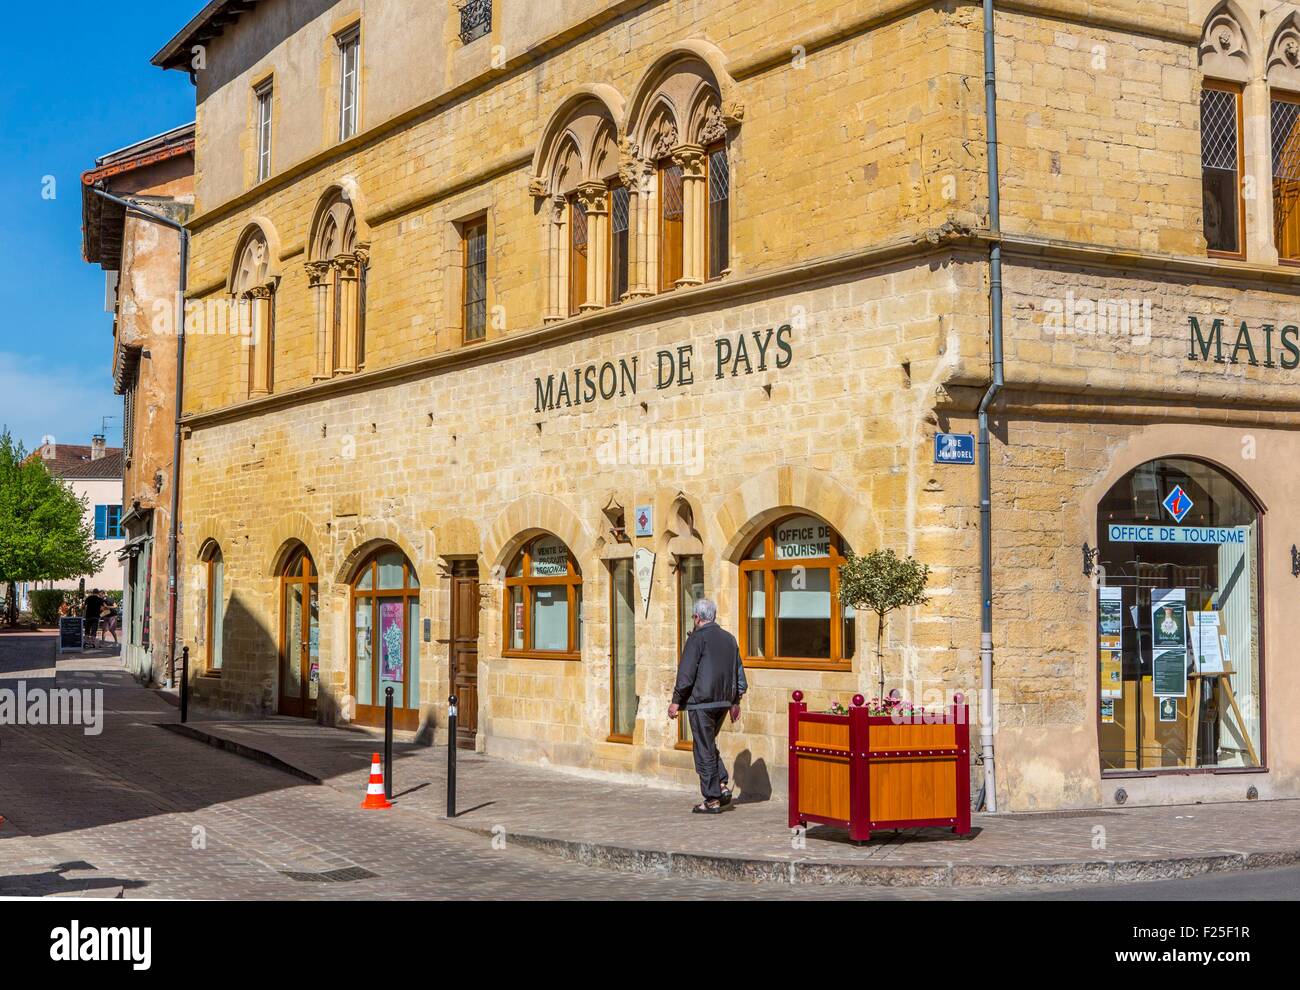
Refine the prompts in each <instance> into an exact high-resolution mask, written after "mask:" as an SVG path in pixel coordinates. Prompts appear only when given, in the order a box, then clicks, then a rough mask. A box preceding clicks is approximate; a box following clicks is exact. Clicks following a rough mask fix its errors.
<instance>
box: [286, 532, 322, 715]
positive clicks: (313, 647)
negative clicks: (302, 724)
mask: <svg viewBox="0 0 1300 990" xmlns="http://www.w3.org/2000/svg"><path fill="white" fill-rule="evenodd" d="M317 585H318V578H317V574H316V565H315V563H314V562H313V561H312V559H311V554H310V553H308V552H307V548H306V547H301V546H300V547H298V548H297V549H296V550H295V551H294V552H293V553H292V554H290V556H289V560H288V562H287V563H286V564H285V566H284V568H283V570H281V572H280V703H279V711H280V714H281V715H293V716H296V717H298V718H315V717H316V701H317V698H318V697H319V695H320V598H319V595H318V594H317Z"/></svg>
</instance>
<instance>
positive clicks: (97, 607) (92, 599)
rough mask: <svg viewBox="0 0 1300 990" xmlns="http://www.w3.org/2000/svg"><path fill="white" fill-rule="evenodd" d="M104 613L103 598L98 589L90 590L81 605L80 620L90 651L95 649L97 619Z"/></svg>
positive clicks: (97, 632)
mask: <svg viewBox="0 0 1300 990" xmlns="http://www.w3.org/2000/svg"><path fill="white" fill-rule="evenodd" d="M103 611H104V598H103V596H102V595H101V594H100V593H99V589H98V588H92V589H91V592H90V594H88V595H87V596H86V600H85V601H84V602H83V603H82V605H81V619H82V623H83V625H84V626H85V637H86V640H87V645H88V646H89V647H90V649H92V650H93V649H95V648H96V646H97V642H98V635H99V618H100V615H101V614H102V613H103Z"/></svg>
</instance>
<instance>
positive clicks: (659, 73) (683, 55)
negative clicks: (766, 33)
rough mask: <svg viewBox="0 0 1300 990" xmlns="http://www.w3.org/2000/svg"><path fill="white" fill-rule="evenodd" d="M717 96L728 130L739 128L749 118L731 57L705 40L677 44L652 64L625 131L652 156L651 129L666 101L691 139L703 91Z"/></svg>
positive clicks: (629, 108)
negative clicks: (730, 68) (692, 115)
mask: <svg viewBox="0 0 1300 990" xmlns="http://www.w3.org/2000/svg"><path fill="white" fill-rule="evenodd" d="M706 86H709V87H712V89H713V91H714V92H715V93H716V99H717V104H718V108H719V113H720V115H721V119H722V120H723V121H724V122H725V123H726V125H727V126H728V127H735V126H738V125H739V124H740V123H741V121H742V120H743V119H744V116H745V108H744V104H743V103H742V102H741V101H740V98H739V94H738V92H737V85H736V82H735V80H734V79H732V78H731V74H730V73H729V72H728V71H727V57H726V55H725V54H724V53H723V51H722V49H720V48H718V47H717V46H716V45H714V44H711V43H710V42H707V41H702V40H698V39H695V40H688V41H683V42H681V43H679V44H677V45H674V46H673V47H672V48H670V49H669V50H668V51H666V52H664V54H662V55H661V56H659V58H657V59H655V61H654V62H653V63H651V65H650V67H649V68H648V69H646V71H645V73H644V75H642V77H641V81H640V82H639V83H638V84H637V87H636V89H635V90H634V91H633V95H632V99H631V100H630V101H629V102H628V106H627V117H626V119H625V122H624V126H623V131H624V133H626V134H627V135H628V137H629V139H630V140H631V141H632V142H634V143H635V144H636V145H637V147H638V148H639V149H640V150H641V153H642V154H647V155H648V154H649V150H650V149H649V147H648V145H647V143H646V140H645V139H646V136H647V128H648V126H649V124H650V123H651V117H652V113H653V112H654V111H655V109H656V107H657V106H659V105H662V104H661V103H660V102H659V101H660V98H666V99H667V102H668V105H669V106H671V107H672V108H673V113H674V122H675V123H676V125H677V130H678V133H679V135H681V136H682V139H683V140H685V139H687V138H688V136H689V130H688V128H689V126H690V124H691V120H690V118H689V116H687V115H689V114H690V113H691V111H692V110H693V109H694V108H695V107H696V106H697V105H698V104H699V102H700V100H701V94H702V92H703V88H704V87H706Z"/></svg>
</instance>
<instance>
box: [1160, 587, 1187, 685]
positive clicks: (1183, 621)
mask: <svg viewBox="0 0 1300 990" xmlns="http://www.w3.org/2000/svg"><path fill="white" fill-rule="evenodd" d="M1151 684H1152V693H1153V694H1154V695H1155V696H1156V697H1157V698H1185V697H1187V592H1186V591H1185V590H1184V589H1182V588H1166V589H1160V588H1156V589H1153V590H1152V592H1151Z"/></svg>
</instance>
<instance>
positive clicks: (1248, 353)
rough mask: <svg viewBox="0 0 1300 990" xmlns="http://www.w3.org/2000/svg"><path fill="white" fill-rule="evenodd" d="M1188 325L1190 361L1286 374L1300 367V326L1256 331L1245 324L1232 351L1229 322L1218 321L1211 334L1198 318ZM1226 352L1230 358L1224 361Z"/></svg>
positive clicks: (1265, 327)
mask: <svg viewBox="0 0 1300 990" xmlns="http://www.w3.org/2000/svg"><path fill="white" fill-rule="evenodd" d="M1187 322H1188V331H1189V337H1190V341H1189V344H1190V346H1189V348H1188V352H1187V360H1189V361H1211V362H1213V363H1215V364H1241V363H1243V362H1245V363H1246V364H1249V365H1251V366H1252V367H1261V366H1262V367H1265V368H1278V367H1281V368H1282V369H1283V370H1285V371H1294V370H1295V369H1296V368H1297V367H1300V326H1294V325H1292V324H1287V325H1286V326H1283V327H1282V328H1281V329H1279V328H1278V327H1277V326H1276V325H1275V324H1272V323H1265V324H1263V325H1262V326H1260V327H1258V328H1257V329H1255V330H1252V329H1251V328H1250V325H1249V324H1247V323H1246V321H1244V320H1243V321H1242V322H1241V325H1240V326H1239V327H1238V329H1237V333H1236V338H1235V339H1234V340H1232V341H1231V346H1230V347H1229V346H1228V341H1227V340H1225V338H1224V322H1225V321H1223V320H1219V319H1216V320H1215V321H1214V322H1213V323H1212V324H1210V327H1209V329H1208V330H1204V329H1203V328H1202V326H1201V321H1200V320H1199V319H1197V318H1196V317H1195V316H1189V317H1188V318H1187ZM1207 322H1208V321H1207ZM1225 352H1226V353H1227V355H1228V356H1227V357H1224V354H1225Z"/></svg>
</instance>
